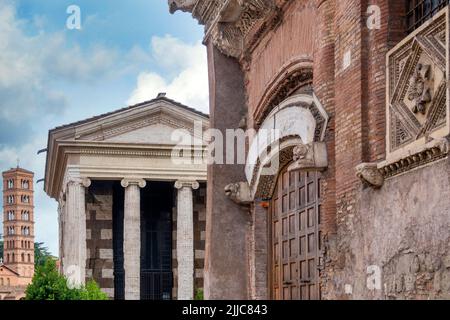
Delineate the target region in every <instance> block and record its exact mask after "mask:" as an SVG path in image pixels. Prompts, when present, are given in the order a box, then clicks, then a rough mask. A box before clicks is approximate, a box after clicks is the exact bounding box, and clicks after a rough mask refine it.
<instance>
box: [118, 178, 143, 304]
mask: <svg viewBox="0 0 450 320" xmlns="http://www.w3.org/2000/svg"><path fill="white" fill-rule="evenodd" d="M121 184H122V187H124V188H125V204H124V205H125V210H124V224H123V232H124V237H123V258H124V270H125V299H126V300H139V299H140V295H141V285H140V282H141V191H140V188H144V187H145V186H146V182H145V180H143V179H123V180H122V182H121Z"/></svg>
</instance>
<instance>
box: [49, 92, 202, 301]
mask: <svg viewBox="0 0 450 320" xmlns="http://www.w3.org/2000/svg"><path fill="white" fill-rule="evenodd" d="M208 126H209V119H208V116H207V115H205V114H203V113H201V112H198V111H196V110H194V109H191V108H188V107H187V106H184V105H182V104H179V103H177V102H175V101H173V100H170V99H168V98H167V97H166V96H165V94H160V95H158V97H157V98H156V99H154V100H151V101H148V102H144V103H141V104H138V105H135V106H131V107H127V108H124V109H121V110H117V111H115V112H111V113H108V114H104V115H99V116H97V117H94V118H91V119H86V120H83V121H80V122H77V123H73V124H69V125H65V126H61V127H58V128H55V129H53V130H51V131H50V132H49V140H48V151H47V164H46V174H45V191H46V193H47V194H48V195H49V196H51V197H52V198H54V199H55V200H56V201H58V204H59V210H58V211H59V212H58V219H59V231H60V234H59V241H60V243H59V248H60V253H59V257H60V260H61V272H62V273H63V274H64V275H65V276H67V277H68V279H69V281H70V282H71V283H72V284H73V285H80V284H84V283H85V282H86V281H87V280H89V279H93V280H95V281H96V282H97V283H98V284H99V286H100V287H101V289H102V290H103V291H104V292H106V293H107V294H108V295H109V296H110V297H111V298H114V299H127V300H138V299H144V300H156V299H157V300H170V299H187V300H190V299H193V298H194V295H195V294H198V293H199V292H200V291H202V290H203V267H204V258H205V227H206V225H205V224H206V222H205V220H206V176H207V175H206V161H205V158H206V151H205V150H206V143H205V141H204V135H203V134H204V131H205V130H207V128H208Z"/></svg>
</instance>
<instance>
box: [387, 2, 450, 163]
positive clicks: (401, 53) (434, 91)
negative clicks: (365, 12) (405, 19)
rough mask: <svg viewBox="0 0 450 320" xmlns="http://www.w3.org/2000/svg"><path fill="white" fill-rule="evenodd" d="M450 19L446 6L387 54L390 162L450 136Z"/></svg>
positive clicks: (388, 154)
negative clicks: (449, 40)
mask: <svg viewBox="0 0 450 320" xmlns="http://www.w3.org/2000/svg"><path fill="white" fill-rule="evenodd" d="M448 20H449V19H448V7H446V8H445V9H443V10H442V11H441V12H440V13H438V14H437V15H436V16H435V17H434V18H433V19H432V20H430V23H428V24H425V25H423V26H422V27H420V28H419V29H418V30H416V31H415V32H413V33H412V34H411V35H409V36H408V37H407V38H406V39H405V40H403V41H402V42H401V43H399V44H398V45H397V46H396V47H395V48H393V49H392V50H391V51H390V52H389V53H388V76H387V78H388V97H387V101H388V103H387V106H386V117H387V139H386V141H387V150H386V151H387V152H386V158H387V159H388V160H389V159H398V158H399V156H401V155H403V154H405V152H408V151H409V150H412V149H416V147H417V146H420V145H424V144H426V143H427V142H428V141H430V139H439V138H441V137H445V136H447V135H448V134H450V118H449V101H448V98H447V92H448V88H447V74H448V72H449V64H448V62H449V57H448V56H447V55H448V53H447V51H448V50H447V46H448V44H447V36H448V33H449V23H448Z"/></svg>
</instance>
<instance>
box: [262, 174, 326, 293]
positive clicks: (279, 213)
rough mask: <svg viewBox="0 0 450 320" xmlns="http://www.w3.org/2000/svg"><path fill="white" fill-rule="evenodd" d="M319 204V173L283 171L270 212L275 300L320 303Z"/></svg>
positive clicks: (272, 277) (272, 280)
mask: <svg viewBox="0 0 450 320" xmlns="http://www.w3.org/2000/svg"><path fill="white" fill-rule="evenodd" d="M320 200H321V199H320V173H318V172H290V173H289V172H287V169H285V170H283V171H282V173H281V174H280V176H279V178H278V181H277V185H276V188H275V192H274V195H273V198H272V201H271V206H270V210H269V212H270V215H271V219H270V220H271V223H270V232H271V256H272V261H271V269H272V274H271V283H272V297H273V298H274V299H276V300H318V299H320V287H319V259H320V252H321V243H320V202H321V201H320Z"/></svg>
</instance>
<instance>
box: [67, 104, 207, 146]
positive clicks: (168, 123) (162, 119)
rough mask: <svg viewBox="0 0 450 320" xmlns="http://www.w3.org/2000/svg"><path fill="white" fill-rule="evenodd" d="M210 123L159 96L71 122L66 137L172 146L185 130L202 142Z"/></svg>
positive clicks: (197, 113)
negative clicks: (204, 132) (141, 102)
mask: <svg viewBox="0 0 450 320" xmlns="http://www.w3.org/2000/svg"><path fill="white" fill-rule="evenodd" d="M208 126H209V119H208V116H207V115H204V114H202V113H200V112H197V111H195V110H193V109H190V108H188V107H185V106H183V105H180V104H176V103H172V102H171V100H169V99H158V100H156V101H150V102H148V103H143V104H140V105H137V106H133V107H129V108H125V109H122V110H118V111H116V112H112V113H109V114H105V115H101V116H98V117H95V118H92V119H87V120H84V121H81V122H79V123H75V124H72V125H69V126H67V128H66V129H64V130H65V131H66V132H67V134H66V135H65V136H64V139H62V140H76V141H93V142H94V141H95V142H98V141H105V142H110V143H111V142H113V143H114V142H117V143H132V144H162V145H171V144H177V143H178V142H179V141H178V140H177V139H175V138H176V136H177V133H178V135H180V134H179V133H181V134H183V136H187V135H189V136H191V137H194V138H195V139H196V140H197V141H196V143H198V142H200V141H201V139H202V134H203V131H205V130H206V129H207V128H208ZM199 128H201V130H200V129H199ZM59 140H61V139H59Z"/></svg>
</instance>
